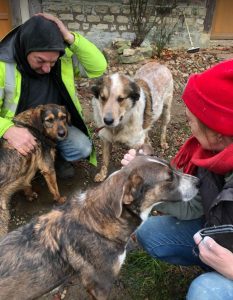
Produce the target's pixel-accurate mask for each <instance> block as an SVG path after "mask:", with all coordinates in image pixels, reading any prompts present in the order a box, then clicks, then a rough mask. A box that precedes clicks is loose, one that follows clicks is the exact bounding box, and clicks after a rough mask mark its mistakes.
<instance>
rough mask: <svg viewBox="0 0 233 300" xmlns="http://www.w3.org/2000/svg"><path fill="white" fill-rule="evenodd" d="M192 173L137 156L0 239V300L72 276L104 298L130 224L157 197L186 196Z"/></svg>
mask: <svg viewBox="0 0 233 300" xmlns="http://www.w3.org/2000/svg"><path fill="white" fill-rule="evenodd" d="M197 183H198V179H197V178H196V177H193V176H190V175H184V174H182V173H180V172H176V171H174V170H173V169H171V168H170V166H169V165H168V164H167V163H165V162H164V161H161V160H158V159H157V158H153V157H148V156H137V157H136V158H135V159H134V160H132V161H131V162H130V163H129V164H128V165H127V166H126V167H124V168H121V169H120V170H119V171H117V172H115V173H113V174H112V175H110V176H109V177H108V178H107V179H106V180H105V181H104V182H103V183H102V184H99V185H98V186H97V187H94V188H90V189H88V190H87V191H85V192H80V193H76V194H74V196H72V197H71V198H70V199H68V200H67V201H66V203H65V204H64V205H62V206H59V207H57V208H55V209H53V210H52V211H51V212H49V213H47V214H45V215H42V216H40V217H38V218H36V219H34V220H33V221H31V222H30V223H29V224H27V225H25V226H22V227H20V228H18V229H17V230H15V231H13V232H10V233H9V234H7V235H6V236H5V237H3V239H2V240H1V241H0V299H1V300H9V299H10V300H19V299H20V300H29V299H36V298H37V297H39V296H41V295H43V294H45V293H47V292H48V291H51V290H52V289H54V288H55V287H57V286H59V285H60V284H62V283H65V282H66V281H67V280H70V278H71V277H73V276H76V277H77V276H78V277H79V278H80V280H81V282H82V284H83V285H84V287H85V288H86V289H87V291H88V292H89V294H90V295H91V298H92V299H98V300H105V299H107V298H108V295H109V292H110V290H111V287H112V284H113V282H114V281H115V279H116V277H117V275H118V273H119V271H120V269H121V266H122V263H123V262H124V259H125V256H126V250H125V248H126V244H127V242H128V240H129V238H130V236H131V234H132V233H133V232H134V231H135V229H136V228H137V226H138V225H139V224H140V223H141V222H142V221H145V220H146V219H147V217H148V215H149V213H150V211H151V209H152V208H153V206H154V205H155V203H157V202H160V201H174V200H177V201H188V200H190V199H191V198H192V197H193V196H195V194H196V192H197V188H196V185H197Z"/></svg>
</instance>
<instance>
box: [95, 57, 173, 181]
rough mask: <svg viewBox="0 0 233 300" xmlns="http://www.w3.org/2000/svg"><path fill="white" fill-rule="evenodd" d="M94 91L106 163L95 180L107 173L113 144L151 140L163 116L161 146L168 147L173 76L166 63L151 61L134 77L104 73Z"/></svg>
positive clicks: (97, 119)
mask: <svg viewBox="0 0 233 300" xmlns="http://www.w3.org/2000/svg"><path fill="white" fill-rule="evenodd" d="M92 92H93V94H94V98H93V100H92V103H93V112H94V120H95V122H96V125H97V127H98V131H99V136H100V138H101V140H102V146H103V150H102V151H103V157H102V161H103V164H102V167H101V170H100V172H99V173H98V174H97V175H96V176H95V181H102V180H104V178H105V177H106V176H107V173H108V165H109V160H110V155H111V146H112V144H113V143H116V142H119V143H123V144H125V145H127V146H129V147H131V148H136V149H138V148H140V147H141V145H142V144H150V141H149V137H148V132H149V130H150V129H151V127H152V125H153V124H154V123H155V122H156V121H157V120H158V119H159V117H162V128H161V147H162V148H163V149H167V148H168V144H167V142H166V130H167V125H168V123H169V121H170V111H171V103H172V98H173V78H172V74H171V72H170V71H169V70H168V68H167V67H166V66H164V65H161V64H159V63H156V62H150V63H148V64H145V65H144V66H142V67H141V68H140V69H139V70H138V71H137V72H136V74H135V77H134V78H133V79H132V78H130V77H128V76H126V75H123V74H119V73H115V74H112V75H109V76H104V77H102V78H100V79H99V80H98V81H97V83H96V85H94V86H93V87H92ZM147 154H149V153H147Z"/></svg>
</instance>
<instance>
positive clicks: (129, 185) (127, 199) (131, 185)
mask: <svg viewBox="0 0 233 300" xmlns="http://www.w3.org/2000/svg"><path fill="white" fill-rule="evenodd" d="M143 183H144V180H143V178H142V177H141V176H140V175H139V174H138V171H137V170H133V171H132V172H131V173H130V175H129V177H128V179H127V181H126V183H125V185H124V187H123V194H122V199H121V201H122V203H123V204H130V203H131V202H133V200H135V199H137V198H140V197H141V196H142V194H143Z"/></svg>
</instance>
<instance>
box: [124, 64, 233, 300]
mask: <svg viewBox="0 0 233 300" xmlns="http://www.w3.org/2000/svg"><path fill="white" fill-rule="evenodd" d="M182 99H183V101H184V103H185V105H186V115H187V119H188V122H189V125H190V128H191V132H192V136H191V137H190V138H189V139H188V140H187V141H186V142H185V143H184V145H183V146H182V147H181V148H180V150H179V151H178V153H177V154H176V155H175V157H174V158H173V159H172V161H171V165H173V166H174V167H176V168H178V169H180V170H183V172H185V173H188V174H191V175H195V176H197V177H198V178H199V179H200V188H199V193H198V195H197V196H196V197H195V198H193V199H192V200H191V201H189V202H170V203H168V202H166V203H159V204H157V205H156V207H155V209H156V210H157V212H159V213H160V215H158V216H151V217H150V218H149V219H148V220H147V221H146V222H145V223H143V224H142V225H141V226H140V227H139V229H138V230H137V232H136V233H135V235H136V238H137V241H138V242H139V244H140V245H141V246H142V247H143V248H144V249H145V250H146V251H147V252H148V253H149V254H150V255H151V256H152V257H154V258H157V259H160V260H163V261H166V262H169V263H173V264H177V265H185V266H190V265H198V266H200V267H202V268H203V269H204V270H205V271H206V272H205V273H203V274H202V275H200V276H199V277H197V278H196V279H195V280H194V281H193V282H192V283H191V285H190V287H189V290H188V293H187V297H186V299H188V300H196V299H199V300H208V299H211V300H214V299H224V300H228V299H233V234H228V235H226V236H223V235H222V236H220V237H221V239H220V240H217V239H216V236H215V237H214V239H213V238H211V237H210V236H206V237H204V238H202V237H201V235H200V230H201V229H202V228H205V227H216V228H219V227H218V226H219V225H225V224H230V225H232V224H233V60H227V61H224V62H221V63H219V64H217V65H215V66H213V67H211V68H209V69H208V70H206V71H204V72H203V73H200V74H194V75H191V76H190V78H189V80H188V82H187V85H186V87H185V89H184V92H183V95H182ZM135 155H136V151H135V150H134V149H131V150H130V151H129V152H128V153H127V154H125V155H124V158H123V160H122V165H123V166H124V165H126V164H128V163H129V161H130V160H132V159H133V158H134V157H135ZM195 247H196V248H197V250H198V253H196V251H194V249H195Z"/></svg>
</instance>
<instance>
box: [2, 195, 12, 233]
mask: <svg viewBox="0 0 233 300" xmlns="http://www.w3.org/2000/svg"><path fill="white" fill-rule="evenodd" d="M7 202H8V201H7V200H6V199H3V198H0V238H1V237H2V236H3V235H5V234H6V233H7V232H8V226H9V221H10V212H9V207H8V203H7Z"/></svg>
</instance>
